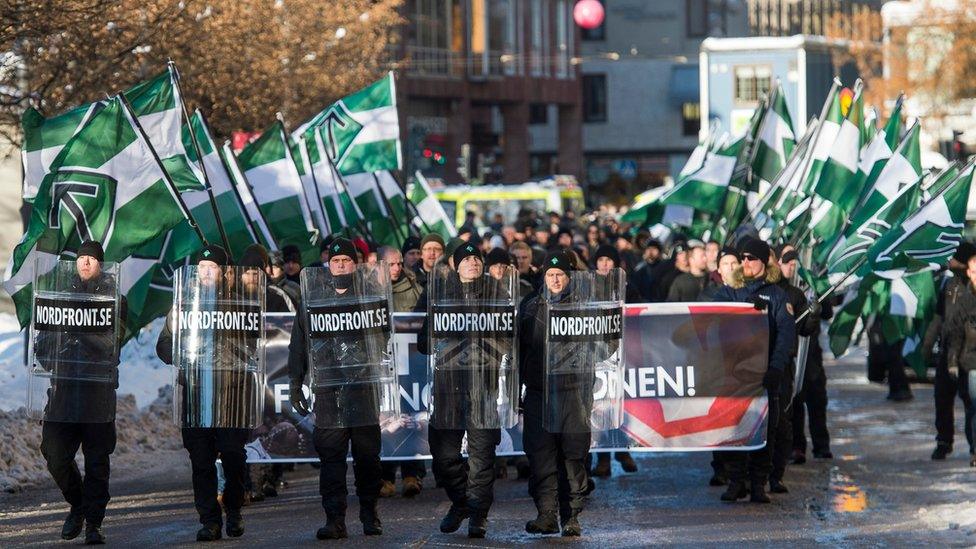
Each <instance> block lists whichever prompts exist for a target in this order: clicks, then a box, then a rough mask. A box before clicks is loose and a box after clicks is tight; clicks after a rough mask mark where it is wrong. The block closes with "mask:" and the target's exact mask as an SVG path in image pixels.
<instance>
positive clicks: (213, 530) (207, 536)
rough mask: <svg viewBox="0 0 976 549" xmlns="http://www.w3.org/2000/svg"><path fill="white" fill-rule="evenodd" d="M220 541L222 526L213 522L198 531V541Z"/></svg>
mask: <svg viewBox="0 0 976 549" xmlns="http://www.w3.org/2000/svg"><path fill="white" fill-rule="evenodd" d="M218 539H220V524H217V523H216V522H211V523H210V524H205V525H204V526H203V528H201V529H199V530H197V541H217V540H218Z"/></svg>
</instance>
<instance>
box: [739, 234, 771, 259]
mask: <svg viewBox="0 0 976 549" xmlns="http://www.w3.org/2000/svg"><path fill="white" fill-rule="evenodd" d="M769 253H770V250H769V244H766V242H764V241H762V240H759V239H758V238H749V239H746V240H745V241H744V242H743V243H742V246H741V247H740V248H739V258H740V259H741V258H742V254H751V255H754V256H756V257H757V258H759V261H762V263H763V265H765V264H766V263H769Z"/></svg>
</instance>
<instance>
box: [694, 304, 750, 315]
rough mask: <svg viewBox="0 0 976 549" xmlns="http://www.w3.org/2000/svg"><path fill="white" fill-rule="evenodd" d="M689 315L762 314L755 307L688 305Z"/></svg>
mask: <svg viewBox="0 0 976 549" xmlns="http://www.w3.org/2000/svg"><path fill="white" fill-rule="evenodd" d="M688 311H689V312H690V313H691V314H696V315H700V314H708V313H712V314H715V313H717V314H723V315H759V314H764V313H763V312H762V311H759V310H758V309H756V308H755V307H729V306H728V305H688Z"/></svg>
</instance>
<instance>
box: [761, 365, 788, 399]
mask: <svg viewBox="0 0 976 549" xmlns="http://www.w3.org/2000/svg"><path fill="white" fill-rule="evenodd" d="M782 382H783V372H781V371H779V370H773V369H772V368H770V369H769V370H766V375H764V376H763V387H765V388H766V390H767V391H768V392H769V394H770V395H774V396H779V386H780V384H782Z"/></svg>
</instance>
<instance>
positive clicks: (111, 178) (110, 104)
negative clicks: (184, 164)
mask: <svg viewBox="0 0 976 549" xmlns="http://www.w3.org/2000/svg"><path fill="white" fill-rule="evenodd" d="M186 215H187V212H186V210H184V209H183V207H182V205H181V204H180V202H179V200H178V198H177V195H176V194H175V189H174V188H173V183H172V182H171V181H169V180H168V176H167V174H166V172H165V171H164V169H163V166H162V165H161V164H160V163H159V161H158V159H157V157H156V155H155V153H154V151H153V149H152V146H151V145H150V144H149V141H148V139H147V137H146V136H145V134H143V133H142V132H141V131H140V129H139V126H138V124H137V123H136V119H135V115H134V114H133V113H132V112H131V111H130V110H129V108H128V106H127V105H126V104H125V102H124V100H123V99H122V98H120V97H115V98H112V99H110V100H108V101H107V102H106V105H105V107H104V108H102V109H101V110H100V111H99V112H98V113H96V114H94V115H93V116H92V117H91V118H90V119H89V120H88V122H87V123H86V124H85V126H84V127H83V128H82V129H81V130H79V131H78V132H77V133H76V134H75V135H74V136H73V137H72V138H71V139H70V140H69V141H68V142H67V143H66V144H65V146H64V148H63V149H62V150H61V152H60V153H59V154H58V156H57V158H56V159H55V160H54V162H53V163H52V165H51V170H50V173H49V174H48V175H46V176H45V177H44V180H43V181H42V182H41V186H40V188H39V189H38V193H37V196H36V197H35V201H34V208H33V212H32V214H31V220H30V224H29V226H28V228H27V233H26V234H25V235H24V237H23V238H22V239H21V242H20V244H18V245H17V247H16V248H14V253H13V257H12V259H11V261H10V267H9V276H7V277H6V280H5V281H4V288H5V289H6V290H7V292H8V293H9V294H10V295H11V297H13V299H14V302H15V304H16V305H17V316H18V319H19V320H20V323H21V326H26V325H27V323H28V322H29V320H30V314H31V313H30V301H31V285H32V283H33V280H34V268H35V265H36V260H37V259H38V258H41V257H52V256H57V255H59V254H61V253H62V252H64V251H73V250H76V249H77V247H78V246H79V245H80V244H81V243H82V242H83V241H85V240H97V241H99V242H101V243H102V245H103V247H104V249H105V259H106V260H107V261H121V260H122V259H124V258H125V257H128V256H129V255H130V254H132V253H133V252H134V251H136V250H137V249H138V248H139V247H141V246H142V245H144V244H146V243H148V242H150V241H152V240H153V239H155V238H156V237H158V236H160V235H162V234H164V233H165V232H166V231H168V230H169V229H170V228H172V227H173V226H174V225H176V224H177V223H179V222H181V221H183V220H184V219H185V218H186Z"/></svg>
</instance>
